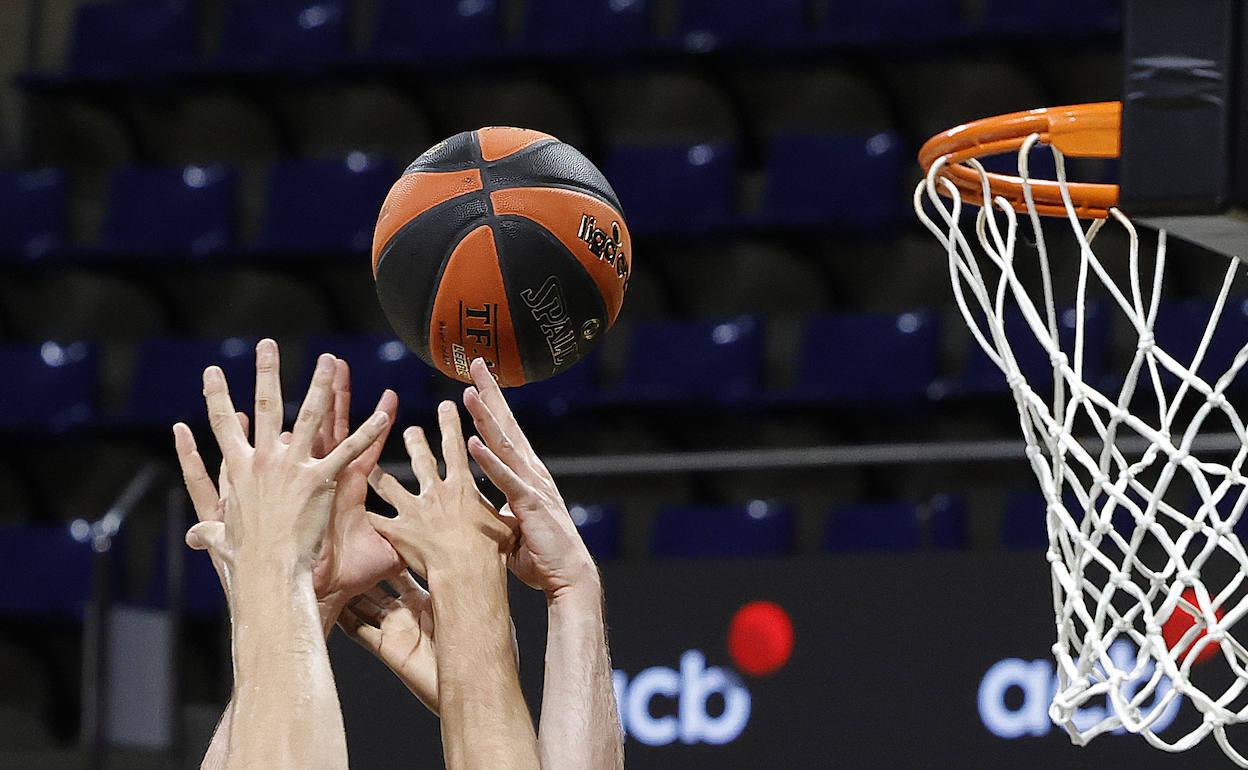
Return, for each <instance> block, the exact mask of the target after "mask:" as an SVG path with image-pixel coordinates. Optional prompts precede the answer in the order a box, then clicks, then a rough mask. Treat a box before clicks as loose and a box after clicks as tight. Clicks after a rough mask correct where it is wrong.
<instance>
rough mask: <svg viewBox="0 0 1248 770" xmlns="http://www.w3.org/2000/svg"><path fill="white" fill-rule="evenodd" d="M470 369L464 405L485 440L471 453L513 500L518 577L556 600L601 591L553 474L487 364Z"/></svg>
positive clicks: (475, 441)
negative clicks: (582, 590) (578, 591)
mask: <svg viewBox="0 0 1248 770" xmlns="http://www.w3.org/2000/svg"><path fill="white" fill-rule="evenodd" d="M470 370H471V373H472V381H473V383H474V386H472V387H469V388H467V389H466V390H465V391H464V406H465V407H466V408H467V409H468V413H469V414H471V415H472V421H473V424H474V425H475V426H476V428H477V433H478V434H479V435H478V436H473V437H472V438H471V439H469V440H468V451H469V453H470V454H472V457H473V459H474V460H476V461H477V463H478V464H479V465H480V466H481V470H483V471H485V475H486V476H488V477H489V479H490V481H491V482H493V483H494V486H496V487H498V488H499V490H501V491H502V492H503V494H505V495H507V504H506V505H505V506H503V508H502V510H501V511H500V513H501V514H503V515H512V516H515V518H516V521H517V522H518V524H519V526H520V532H521V534H522V537H521V539H520V541H519V543H518V545H517V547H516V549H515V551H513V553H512V555H511V558H510V561H509V566H510V567H511V569H512V572H514V573H515V574H516V576H517V577H519V578H520V579H521V580H523V581H524V582H525V583H527V584H529V585H530V586H532V587H533V588H538V589H541V590H543V591H545V592H546V594H547V596H549V597H551V598H552V599H554V598H557V597H558V596H559V595H561V594H562V593H564V592H565V591H569V590H573V589H579V588H582V587H593V588H597V586H598V583H599V580H598V568H597V566H596V565H595V564H594V560H593V557H591V556H590V554H589V549H588V548H586V547H585V541H584V540H582V539H581V534H580V533H579V532H577V531H576V525H575V524H573V523H572V516H571V515H570V514H569V513H568V507H567V505H566V504H565V503H564V502H563V496H562V495H560V494H559V488H558V487H557V486H555V480H554V478H553V477H552V476H551V475H550V471H548V470H547V469H546V466H545V464H543V463H542V461H541V459H540V458H539V457H538V456H537V453H536V452H534V451H533V447H532V445H530V444H529V440H528V438H527V437H526V436H525V435H524V431H522V430H521V429H520V425H519V423H517V422H516V418H515V416H514V415H512V413H511V408H510V407H509V406H507V400H506V399H505V398H504V397H503V392H502V389H501V388H499V386H498V383H497V382H495V381H494V377H493V376H492V375H491V374H490V370H489V367H488V366H486V364H485V361H483V360H482V359H480V358H478V359H476V360H474V361H473V362H472V364H471V367H470Z"/></svg>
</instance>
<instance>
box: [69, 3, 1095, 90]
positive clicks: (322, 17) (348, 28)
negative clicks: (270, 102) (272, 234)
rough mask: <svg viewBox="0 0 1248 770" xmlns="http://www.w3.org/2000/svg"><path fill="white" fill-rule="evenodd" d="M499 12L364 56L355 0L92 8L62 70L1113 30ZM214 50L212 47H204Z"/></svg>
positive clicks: (733, 8) (913, 12) (421, 7)
mask: <svg viewBox="0 0 1248 770" xmlns="http://www.w3.org/2000/svg"><path fill="white" fill-rule="evenodd" d="M506 5H507V3H506V2H499V0H460V2H454V3H451V2H445V3H413V2H410V0H376V2H375V3H373V4H372V15H371V23H370V34H368V38H369V40H368V44H367V49H366V50H365V51H363V52H359V53H357V52H356V51H355V50H354V46H353V45H352V40H353V37H354V32H353V29H352V26H353V25H352V20H353V18H354V16H355V13H354V11H355V7H354V3H352V2H350V0H279V1H277V2H267V3H260V2H254V1H253V0H231V2H228V3H227V4H226V6H225V12H224V14H223V18H222V20H221V29H220V35H219V39H218V40H216V41H215V44H207V43H206V41H204V40H203V37H205V33H204V26H205V25H203V24H201V19H200V17H199V15H198V14H197V12H196V11H197V9H196V6H197V4H195V3H192V2H189V0H121V1H120V2H109V3H105V2H90V3H86V4H84V5H82V6H81V7H80V8H79V10H78V12H77V15H76V17H75V20H74V27H73V36H72V40H71V44H70V60H69V63H70V66H69V70H70V72H71V73H72V74H73V75H75V76H78V77H97V78H118V77H127V76H137V77H142V76H150V75H152V74H153V73H157V74H159V73H178V72H195V71H202V70H205V69H207V70H214V71H227V72H228V71H234V70H244V71H256V70H261V71H267V70H282V71H289V70H299V69H308V68H318V67H325V66H330V65H337V64H343V63H348V62H352V61H357V60H359V59H364V60H365V61H371V62H380V63H388V62H401V63H413V62H415V63H421V62H426V61H429V60H438V59H441V60H448V59H449V60H463V59H466V58H492V57H496V56H499V55H508V54H556V55H568V54H573V55H577V54H580V55H585V54H592V55H594V56H603V55H610V54H620V53H626V52H640V51H654V50H685V51H689V52H693V53H704V52H708V51H715V50H721V49H729V50H733V49H735V50H742V49H751V50H753V49H785V48H808V47H812V46H819V45H843V44H852V45H863V44H868V45H869V44H879V43H903V42H904V43H914V42H922V41H924V40H943V39H949V38H953V37H960V36H963V35H967V34H977V33H978V34H983V35H986V36H987V35H999V34H1007V35H1027V34H1031V35H1037V36H1040V35H1053V34H1062V33H1067V34H1073V35H1080V36H1082V35H1087V34H1089V33H1095V32H1098V31H1101V32H1104V31H1107V30H1112V29H1114V28H1116V27H1117V26H1118V24H1119V19H1118V12H1117V7H1116V6H1117V4H1116V3H1114V2H1113V1H1112V0H1092V2H1082V3H1080V4H1078V5H1077V6H1076V5H1075V4H1074V2H1073V0H1062V2H1056V3H1042V4H1020V3H1011V2H1009V1H1008V0H986V1H985V2H984V4H983V8H982V13H981V14H980V15H979V16H978V17H977V18H974V19H971V18H966V17H965V16H964V14H963V12H962V4H961V3H959V2H956V0H883V1H881V2H874V3H859V2H850V1H847V0H772V1H771V2H767V3H723V2H718V0H675V1H674V2H664V1H663V0H588V1H586V0H525V2H524V9H523V12H522V18H521V19H519V21H520V23H519V25H518V28H517V29H512V28H511V27H513V26H517V25H514V24H510V23H509V21H510V19H511V17H512V16H513V14H508V13H506V10H505V6H506ZM208 49H211V50H208Z"/></svg>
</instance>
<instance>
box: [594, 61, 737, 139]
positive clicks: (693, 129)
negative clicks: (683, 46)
mask: <svg viewBox="0 0 1248 770" xmlns="http://www.w3.org/2000/svg"><path fill="white" fill-rule="evenodd" d="M581 90H582V98H583V100H584V102H585V104H587V105H589V108H590V110H591V112H592V114H593V117H594V123H595V124H596V126H597V127H598V130H599V132H600V133H601V135H602V136H603V138H604V139H605V140H606V144H607V145H608V146H610V147H621V146H625V145H646V144H673V143H684V144H698V143H700V142H728V143H734V142H736V141H737V140H738V139H739V137H740V134H741V127H740V125H739V120H738V117H737V113H736V110H735V108H734V106H733V103H732V100H731V99H730V98H729V97H728V94H727V93H726V92H725V91H724V89H723V88H721V87H720V86H719V85H718V84H715V83H712V82H711V81H710V80H708V79H706V78H702V77H698V76H696V75H693V74H690V73H681V72H665V73H655V74H647V75H619V76H615V77H602V76H594V77H592V78H587V79H586V81H585V83H584V87H583V88H582V89H581ZM622 105H627V108H623V107H622Z"/></svg>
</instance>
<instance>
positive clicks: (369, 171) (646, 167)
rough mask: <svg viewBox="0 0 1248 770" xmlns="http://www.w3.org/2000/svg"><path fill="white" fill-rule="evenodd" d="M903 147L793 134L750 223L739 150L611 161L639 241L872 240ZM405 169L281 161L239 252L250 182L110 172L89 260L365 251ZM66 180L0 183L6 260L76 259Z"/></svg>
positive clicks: (188, 172) (14, 178)
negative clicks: (659, 236) (695, 236)
mask: <svg viewBox="0 0 1248 770" xmlns="http://www.w3.org/2000/svg"><path fill="white" fill-rule="evenodd" d="M900 147H901V145H900V142H899V141H898V140H897V138H896V137H895V136H892V135H889V134H877V135H875V136H872V137H860V136H847V135H792V136H780V137H776V138H774V139H773V140H772V142H771V143H770V144H769V150H768V153H769V154H768V158H767V162H766V164H767V165H766V170H765V189H764V193H763V198H762V203H761V205H760V206H759V207H758V209H757V210H756V211H751V212H740V211H739V207H738V204H737V198H738V177H739V175H740V169H739V168H738V166H737V161H736V157H737V155H736V151H735V149H734V148H733V147H732V146H728V145H715V144H705V143H699V144H692V145H665V146H636V147H622V148H618V149H617V150H615V151H614V152H612V153H610V154H609V155H608V156H607V158H606V160H605V161H604V172H605V173H606V174H607V176H608V178H609V179H611V180H612V184H613V185H614V187H615V189H616V191H617V193H618V195H619V197H620V200H621V202H622V204H623V207H624V210H625V214H626V216H627V218H628V222H629V224H630V228H631V229H632V230H633V231H634V232H635V233H636V234H647V233H686V234H688V233H702V232H706V231H708V230H715V229H722V228H726V227H731V226H743V227H745V226H752V225H770V226H778V227H790V226H796V227H803V226H805V227H809V226H816V225H829V226H839V227H843V228H862V229H876V228H880V227H883V226H885V225H887V224H890V223H892V222H895V221H897V220H898V219H899V218H900V217H901V216H902V214H903V203H904V198H903V192H904V191H903V189H902V187H903V185H902V179H903V176H902V175H903V173H904V172H903V168H904V163H905V162H906V161H905V160H904V156H905V154H904V153H903V152H902V150H901V149H900ZM400 171H401V166H399V164H398V163H396V162H393V161H390V160H387V159H385V158H381V157H379V156H376V155H371V154H368V153H363V152H353V153H350V154H349V155H347V156H346V157H345V158H342V159H338V160H329V159H310V158H305V159H297V160H285V161H280V162H278V163H277V164H275V165H274V166H273V167H272V169H271V172H270V174H269V178H268V185H267V192H266V194H265V207H264V213H263V214H262V216H261V222H260V226H259V232H258V234H257V236H256V238H255V239H254V240H253V242H251V243H249V244H246V245H245V246H244V245H243V244H240V233H241V230H242V227H241V222H240V218H241V217H240V202H239V195H240V180H239V176H238V174H237V173H236V172H235V171H234V170H233V169H231V168H230V167H228V166H224V165H219V164H218V165H190V166H183V167H178V168H160V167H139V166H134V167H126V168H122V169H119V170H117V171H116V172H114V173H113V174H112V177H111V181H110V185H109V191H108V194H107V200H106V203H105V205H104V207H103V208H104V215H103V223H102V226H101V231H100V234H99V239H98V242H97V243H95V244H93V245H91V246H90V247H86V248H85V249H83V248H79V249H78V251H79V252H82V254H81V255H80V256H85V257H104V256H107V257H112V258H122V257H125V256H132V257H156V256H184V257H189V258H193V259H201V258H204V257H208V256H211V255H214V254H223V253H229V252H231V251H238V250H240V249H243V250H246V251H247V252H249V253H252V254H263V255H267V256H270V257H271V256H274V255H292V254H315V255H324V254H333V253H350V254H358V253H361V252H364V251H367V249H368V247H369V244H370V243H371V239H372V228H373V224H374V222H375V221H376V217H377V211H378V209H379V208H380V206H381V201H382V200H383V199H384V198H385V195H386V192H387V191H388V190H389V189H390V185H391V183H392V182H393V181H394V179H395V178H397V176H398V175H399V173H400ZM69 201H70V180H69V178H68V176H67V175H66V174H65V173H63V172H60V171H57V170H51V169H43V170H37V171H28V172H12V173H0V255H3V256H9V257H10V258H18V259H22V260H33V259H39V258H41V257H46V256H50V255H55V254H62V255H64V254H65V253H66V252H67V251H72V249H70V241H71V240H72V239H71V238H70V235H69V232H68V230H69V217H68V213H67V210H68V207H69Z"/></svg>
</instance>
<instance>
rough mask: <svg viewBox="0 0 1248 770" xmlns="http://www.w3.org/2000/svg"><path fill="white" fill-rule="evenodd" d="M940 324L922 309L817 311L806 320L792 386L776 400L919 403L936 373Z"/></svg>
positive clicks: (834, 402)
mask: <svg viewBox="0 0 1248 770" xmlns="http://www.w3.org/2000/svg"><path fill="white" fill-rule="evenodd" d="M939 338H940V326H939V322H938V320H937V318H936V317H935V316H934V315H933V314H931V313H930V312H928V311H924V310H919V311H914V312H909V313H902V314H900V315H877V314H863V315H823V316H815V317H813V318H811V319H810V320H809V321H807V323H806V327H805V330H804V332H803V334H802V344H801V351H800V354H799V358H798V367H797V378H796V380H795V383H794V386H793V388H792V389H791V390H790V391H788V392H786V393H783V394H780V395H779V398H781V399H782V400H786V399H787V400H793V401H799V402H811V401H813V402H827V403H833V404H846V405H847V404H885V403H907V402H919V401H921V400H923V399H925V398H926V396H927V393H928V387H929V386H930V385H931V384H932V382H933V380H934V379H935V377H936V366H937V361H938V358H939V354H940V350H939V347H940V344H939Z"/></svg>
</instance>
